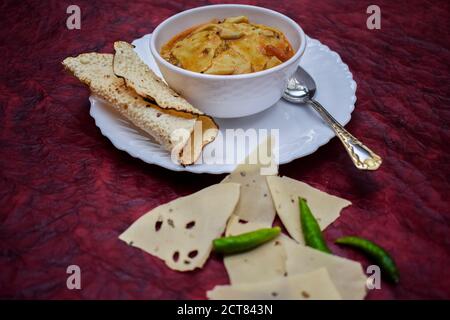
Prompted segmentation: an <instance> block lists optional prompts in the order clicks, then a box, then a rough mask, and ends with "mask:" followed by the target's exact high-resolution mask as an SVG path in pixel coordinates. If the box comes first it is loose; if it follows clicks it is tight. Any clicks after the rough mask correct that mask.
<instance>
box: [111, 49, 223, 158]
mask: <svg viewBox="0 0 450 320" xmlns="http://www.w3.org/2000/svg"><path fill="white" fill-rule="evenodd" d="M114 49H115V51H116V53H115V55H114V61H113V70H114V74H115V75H116V76H118V77H120V78H123V79H124V81H125V84H126V85H127V87H128V88H132V89H133V90H134V91H136V93H138V94H139V95H140V96H142V97H145V98H146V99H149V100H150V101H152V102H154V103H155V104H156V105H158V106H159V107H161V108H163V109H168V110H176V111H180V112H184V113H187V114H192V115H193V116H197V117H198V120H199V121H200V122H201V127H202V136H203V140H202V145H201V146H196V148H197V149H198V148H199V147H201V148H202V147H203V145H206V144H208V143H209V142H211V141H213V140H214V138H215V137H216V136H217V133H218V127H217V124H216V123H215V122H214V120H213V119H212V118H211V117H210V116H208V115H205V114H204V113H203V112H201V111H200V110H198V109H196V108H195V107H193V106H192V105H191V104H190V103H189V102H188V101H187V100H186V99H184V98H183V97H181V96H180V95H179V94H178V93H177V92H175V91H174V90H172V89H171V88H170V87H169V86H168V85H167V84H166V83H165V82H164V81H163V80H162V79H161V78H160V77H158V76H157V75H156V74H155V73H154V72H153V71H152V70H151V69H150V68H149V67H148V66H147V65H146V64H145V63H144V62H143V61H142V60H141V58H139V56H138V54H137V53H136V52H135V51H134V46H133V45H132V44H129V43H127V42H125V41H116V42H115V43H114ZM194 150H195V148H194ZM200 152H201V149H200Z"/></svg>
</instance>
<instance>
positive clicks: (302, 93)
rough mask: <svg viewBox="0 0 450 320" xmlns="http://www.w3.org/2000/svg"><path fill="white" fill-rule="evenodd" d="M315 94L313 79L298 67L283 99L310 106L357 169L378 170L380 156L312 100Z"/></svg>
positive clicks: (380, 160)
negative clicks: (333, 134)
mask: <svg viewBox="0 0 450 320" xmlns="http://www.w3.org/2000/svg"><path fill="white" fill-rule="evenodd" d="M315 93H316V83H315V82H314V79H313V78H312V77H311V76H310V75H309V74H308V73H307V72H306V71H305V70H304V69H302V68H301V67H298V69H297V71H296V72H295V74H294V75H293V77H292V78H291V79H289V82H288V86H287V88H286V90H284V93H283V98H284V99H286V100H287V101H289V102H293V103H308V104H310V105H311V106H312V107H313V108H314V110H316V111H317V112H318V113H319V114H320V115H321V116H322V118H323V119H324V120H325V121H326V122H327V123H328V125H329V126H330V127H331V128H332V129H333V130H334V132H335V133H336V135H337V136H338V138H339V139H340V140H341V142H342V144H343V145H344V147H345V149H346V150H347V153H348V154H349V156H350V158H351V159H352V161H353V163H354V164H355V166H356V167H357V168H358V169H361V170H376V169H378V168H379V167H380V165H381V162H382V159H381V158H380V156H378V155H377V154H375V153H374V152H373V151H372V150H370V149H369V148H368V147H366V146H365V145H364V144H362V142H361V141H359V140H358V139H356V138H355V137H354V136H352V135H351V134H350V133H349V132H348V131H347V130H345V129H344V127H343V126H342V125H341V124H340V123H339V122H337V120H336V119H335V118H333V116H332V115H331V114H330V113H328V111H327V110H326V109H325V108H324V107H323V106H322V105H321V104H320V103H319V102H317V101H316V100H314V99H313V97H314V94H315Z"/></svg>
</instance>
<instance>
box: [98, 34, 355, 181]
mask: <svg viewBox="0 0 450 320" xmlns="http://www.w3.org/2000/svg"><path fill="white" fill-rule="evenodd" d="M150 37H151V34H148V35H145V36H144V37H142V38H140V39H137V40H135V41H133V44H134V45H135V46H136V49H135V50H136V52H137V53H138V54H139V56H140V57H141V59H142V60H143V61H144V62H145V63H146V64H147V65H149V66H150V68H151V69H152V70H153V71H155V73H156V74H158V75H159V76H161V73H160V72H159V70H158V67H157V66H156V63H155V61H154V59H153V57H152V55H151V53H150V48H149V40H150ZM300 65H301V66H302V67H303V68H304V69H305V70H306V71H308V72H309V73H310V74H311V75H312V77H313V78H314V80H315V81H316V85H317V92H316V96H315V98H316V99H317V100H318V101H319V102H320V103H321V104H322V105H324V106H325V107H326V108H327V110H328V111H329V112H330V113H331V114H332V115H333V116H334V117H335V118H336V119H337V120H338V121H339V122H340V123H342V124H343V125H345V124H347V123H348V122H349V121H350V118H351V113H352V111H353V109H354V106H355V102H356V95H355V93H356V83H355V81H353V77H352V74H351V72H350V71H349V69H348V66H347V65H346V64H345V63H343V62H342V60H341V58H340V56H339V55H338V54H337V53H336V52H334V51H331V50H330V49H329V48H328V47H327V46H325V45H323V44H321V43H320V42H319V41H318V40H315V39H311V38H308V44H307V47H306V51H305V53H304V56H303V57H302V58H301V62H300ZM90 102H91V111H90V114H91V116H92V117H93V118H94V119H95V123H96V125H97V126H98V127H99V128H100V130H101V132H102V134H103V135H104V136H106V137H107V138H108V139H109V140H111V142H112V143H113V145H114V146H115V147H116V148H118V149H120V150H123V151H125V152H127V153H129V154H130V155H131V156H133V157H136V158H139V159H141V160H143V161H145V162H147V163H151V164H156V165H159V166H161V167H164V168H167V169H169V170H174V171H189V172H194V173H213V174H219V173H228V172H231V171H232V170H233V169H234V167H235V166H236V163H237V162H238V161H240V160H241V159H243V158H244V157H245V155H246V154H245V153H247V152H248V151H247V150H251V149H253V148H254V147H256V146H257V144H258V142H257V141H247V144H246V146H245V148H244V149H245V151H244V152H243V151H242V150H243V148H242V146H238V145H236V146H234V147H233V148H236V149H235V150H231V152H233V151H234V153H236V155H235V158H236V161H235V162H234V163H230V164H226V163H227V161H226V159H230V157H228V158H227V152H228V154H229V153H230V150H227V151H223V152H221V151H217V150H218V148H216V147H217V145H214V144H216V143H219V142H218V139H216V140H217V141H214V142H213V143H211V144H209V145H207V146H206V147H205V150H204V153H203V155H204V158H203V160H204V163H201V164H194V165H192V166H187V167H182V166H180V165H177V164H175V163H173V162H172V161H171V159H170V154H169V153H168V152H167V151H165V150H163V149H162V148H161V147H160V146H159V145H158V144H156V143H155V142H154V141H153V140H152V139H151V137H149V136H148V135H147V134H145V133H143V132H142V131H141V130H139V129H138V128H136V127H135V126H134V125H133V124H131V123H130V122H129V121H128V120H127V119H125V118H123V117H122V116H120V115H119V114H117V113H116V112H114V111H112V108H110V107H108V105H107V104H106V103H105V102H104V101H102V100H101V99H98V98H97V97H95V96H91V97H90ZM243 107H245V106H243ZM215 120H216V122H217V123H218V125H219V127H220V130H221V133H223V136H224V137H225V130H226V129H237V128H240V129H243V130H244V132H245V130H247V129H252V128H253V129H257V130H258V129H267V130H268V131H269V132H270V130H271V129H279V159H278V160H279V163H280V164H284V163H288V162H290V161H292V160H294V159H297V158H300V157H304V156H306V155H309V154H311V153H313V152H315V151H316V150H317V149H318V148H319V147H320V146H322V145H324V144H326V143H327V142H328V141H330V139H331V138H332V137H334V133H333V131H332V130H331V129H330V128H329V127H328V126H327V124H326V123H325V122H324V121H323V120H322V119H321V118H320V116H319V115H318V114H316V113H315V111H314V110H313V109H312V108H311V107H307V106H303V105H294V104H290V103H288V102H286V101H284V100H283V99H281V100H280V101H278V102H277V103H276V104H275V105H274V106H272V107H270V108H269V109H267V110H265V111H263V112H261V113H258V114H255V115H252V116H248V117H243V118H237V119H215ZM259 142H261V140H260V141H259ZM252 143H253V144H254V145H252ZM212 150H215V151H216V152H215V154H213V152H211V151H212ZM211 155H213V157H214V159H224V160H223V163H224V164H217V163H216V164H207V163H211V161H210V160H211V159H208V157H210V156H211ZM215 162H217V161H215Z"/></svg>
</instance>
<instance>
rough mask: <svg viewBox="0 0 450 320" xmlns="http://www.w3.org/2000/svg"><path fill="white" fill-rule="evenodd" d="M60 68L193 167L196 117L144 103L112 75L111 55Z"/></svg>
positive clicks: (198, 145)
mask: <svg viewBox="0 0 450 320" xmlns="http://www.w3.org/2000/svg"><path fill="white" fill-rule="evenodd" d="M63 65H64V66H65V68H66V69H67V70H69V71H70V72H72V73H73V75H74V76H75V77H77V78H78V79H79V80H80V81H81V82H83V83H85V84H87V85H88V86H89V88H90V89H91V91H92V92H93V93H94V94H96V95H98V96H99V97H101V98H102V99H104V100H106V101H107V102H108V103H109V104H110V105H111V106H112V107H113V108H114V109H115V110H117V111H118V112H119V113H120V114H122V115H123V116H124V117H126V118H127V119H129V120H130V121H131V122H132V123H133V124H134V125H136V126H137V127H139V128H141V129H143V130H144V131H145V132H147V133H148V134H150V135H151V136H152V137H153V138H154V139H155V140H156V141H157V142H158V143H160V144H161V146H162V147H163V148H165V149H166V150H168V151H170V152H171V153H172V155H174V156H175V158H176V159H175V160H176V161H178V162H179V163H180V164H181V165H189V164H192V163H194V162H195V161H196V160H197V158H198V157H199V156H200V153H201V151H202V148H203V146H204V143H203V141H204V139H202V137H201V136H200V137H198V136H199V135H198V134H197V135H194V132H195V130H194V129H195V128H198V127H199V124H201V122H200V121H198V115H195V114H191V113H189V112H182V111H177V110H175V109H163V108H160V107H159V106H157V105H156V104H154V103H152V102H149V101H146V99H144V98H143V97H141V96H140V95H138V94H137V93H136V92H135V91H134V90H133V89H131V88H128V87H127V86H126V84H125V81H124V80H123V79H122V78H119V77H117V76H116V75H115V74H114V72H113V55H112V54H101V53H83V54H80V55H78V56H77V57H69V58H66V59H65V60H64V61H63ZM213 131H214V130H213ZM201 132H203V129H202V131H201ZM196 136H197V137H196ZM214 137H215V135H214ZM214 137H213V139H214ZM213 139H210V141H212V140H213ZM210 141H208V142H210Z"/></svg>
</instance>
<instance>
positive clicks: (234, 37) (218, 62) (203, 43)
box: [161, 16, 294, 75]
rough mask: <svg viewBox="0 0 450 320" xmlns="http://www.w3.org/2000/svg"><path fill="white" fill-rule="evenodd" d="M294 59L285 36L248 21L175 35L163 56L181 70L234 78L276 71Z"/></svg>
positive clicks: (219, 22) (218, 22) (234, 20)
mask: <svg viewBox="0 0 450 320" xmlns="http://www.w3.org/2000/svg"><path fill="white" fill-rule="evenodd" d="M293 55H294V50H293V49H292V46H291V44H290V43H289V41H288V40H287V38H286V37H285V35H284V34H283V33H282V32H281V31H279V30H277V29H275V28H271V27H268V26H265V25H261V24H253V23H250V21H249V20H248V18H247V17H245V16H239V17H230V18H226V19H223V20H214V21H211V22H209V23H206V24H202V25H200V26H196V27H193V28H190V29H188V30H186V31H183V32H182V33H180V34H178V35H176V36H175V37H174V38H172V39H171V40H170V41H169V42H168V43H166V44H165V45H164V46H163V47H162V49H161V56H162V57H163V58H164V59H165V60H167V61H168V62H170V63H171V64H173V65H176V66H178V67H180V68H183V69H186V70H190V71H194V72H199V73H205V74H216V75H233V74H244V73H251V72H257V71H262V70H266V69H270V68H272V67H275V66H277V65H279V64H281V63H283V62H284V61H286V60H288V59H289V58H291V57H292V56H293Z"/></svg>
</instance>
